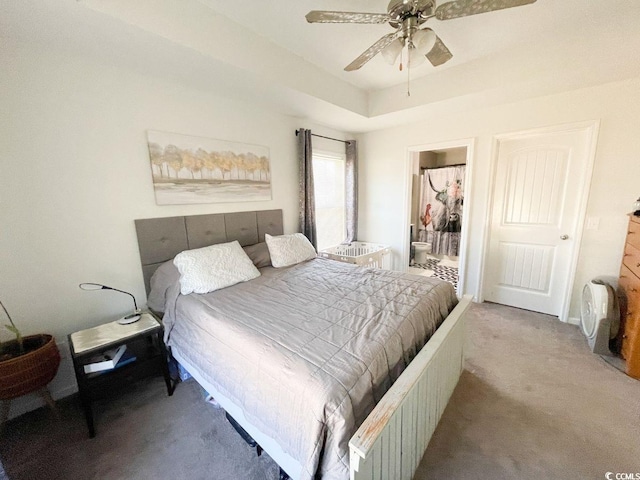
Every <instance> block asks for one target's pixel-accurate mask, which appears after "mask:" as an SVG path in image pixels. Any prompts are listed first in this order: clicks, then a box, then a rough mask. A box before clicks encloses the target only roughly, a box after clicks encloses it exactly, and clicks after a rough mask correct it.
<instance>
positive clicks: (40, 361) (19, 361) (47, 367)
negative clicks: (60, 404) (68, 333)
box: [0, 301, 60, 421]
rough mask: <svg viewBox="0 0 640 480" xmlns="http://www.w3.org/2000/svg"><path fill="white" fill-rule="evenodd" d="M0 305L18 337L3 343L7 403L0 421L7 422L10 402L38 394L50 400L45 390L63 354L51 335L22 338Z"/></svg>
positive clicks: (0, 383)
mask: <svg viewBox="0 0 640 480" xmlns="http://www.w3.org/2000/svg"><path fill="white" fill-rule="evenodd" d="M0 306H1V307H2V310H3V311H4V313H5V315H6V316H7V318H8V319H9V324H8V325H5V328H6V329H7V330H9V331H10V332H11V333H12V334H13V335H15V338H14V339H11V340H9V341H6V342H0V400H2V401H3V403H4V408H3V418H2V419H0V421H4V420H6V416H7V415H8V414H9V411H8V409H9V407H8V403H6V402H9V401H11V399H13V398H17V397H20V396H22V395H26V394H27V393H32V392H35V391H41V393H43V396H44V397H45V399H48V398H50V396H49V393H48V391H46V389H45V387H46V385H47V384H48V383H49V382H50V381H51V380H53V377H55V375H56V373H57V372H58V367H59V366H60V352H59V351H58V347H57V345H56V342H55V339H54V338H53V336H52V335H47V334H39V335H29V336H26V337H23V336H22V335H21V333H20V330H18V328H17V327H16V324H15V323H14V322H13V320H12V319H11V316H10V315H9V312H8V311H7V309H6V308H5V306H4V304H3V303H2V302H1V301H0ZM45 392H46V393H45ZM47 401H49V400H47Z"/></svg>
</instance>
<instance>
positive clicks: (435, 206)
mask: <svg viewBox="0 0 640 480" xmlns="http://www.w3.org/2000/svg"><path fill="white" fill-rule="evenodd" d="M464 173H465V166H464V165H457V166H452V167H442V168H429V169H426V170H425V171H424V174H423V175H422V192H421V193H422V194H421V200H420V223H419V229H420V230H419V233H418V238H419V240H420V241H421V242H429V243H431V251H432V253H438V254H444V255H449V256H454V257H457V256H459V255H460V232H461V231H462V203H463V198H464V185H463V182H464Z"/></svg>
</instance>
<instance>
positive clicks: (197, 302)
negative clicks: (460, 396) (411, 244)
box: [136, 210, 469, 480]
mask: <svg viewBox="0 0 640 480" xmlns="http://www.w3.org/2000/svg"><path fill="white" fill-rule="evenodd" d="M136 229H137V233H138V243H139V247H140V256H141V261H142V268H143V273H144V277H145V285H146V287H147V292H148V294H149V299H150V300H151V299H154V303H155V304H156V305H157V304H158V303H162V304H164V318H163V321H164V323H165V338H166V341H167V344H168V346H169V347H170V349H171V352H172V355H173V356H174V358H176V360H177V361H178V362H179V363H180V364H181V365H182V366H183V367H185V368H186V369H187V370H188V371H189V372H190V373H191V375H192V376H193V377H194V378H195V379H196V380H197V381H198V382H199V383H200V384H201V385H202V386H203V388H205V390H207V391H208V392H209V393H210V394H212V395H213V396H214V397H215V398H216V400H217V401H218V402H219V403H220V405H221V406H222V407H223V408H224V409H225V410H226V411H227V412H228V413H229V414H230V415H231V416H232V417H233V418H234V419H235V420H236V421H237V422H238V423H239V424H240V425H241V426H242V427H243V428H244V429H245V430H246V431H247V432H248V433H249V435H251V436H252V437H253V438H254V439H255V440H256V442H257V443H258V444H259V445H260V446H261V447H262V448H263V449H264V450H265V451H266V452H267V453H268V454H269V455H270V456H271V457H272V458H273V459H274V460H275V461H276V463H278V465H279V466H280V467H281V468H282V470H284V471H285V472H286V473H287V474H288V475H289V476H290V477H291V478H293V479H295V480H298V479H301V480H302V479H311V478H322V479H326V480H340V479H342V480H344V479H346V478H348V477H351V478H353V479H361V478H362V479H364V478H393V479H401V478H407V479H409V478H412V476H413V473H414V472H415V469H416V468H417V465H418V463H419V462H420V459H421V457H422V454H423V452H424V450H425V449H426V446H427V443H428V441H429V438H430V436H431V434H432V432H433V430H434V429H435V426H436V424H437V421H438V419H439V418H440V415H441V414H442V411H443V410H444V406H445V405H446V403H447V401H448V398H449V396H450V395H451V393H452V391H453V388H454V387H455V385H456V383H457V380H458V378H459V375H460V372H461V369H462V361H463V344H464V312H465V310H466V308H467V306H468V304H469V299H468V298H463V299H462V300H461V301H460V302H457V299H456V298H455V293H454V291H453V288H452V287H451V286H450V285H448V284H445V283H443V282H440V281H437V280H430V279H426V278H424V277H416V276H412V275H404V274H401V273H397V272H389V271H382V270H374V269H363V268H361V267H356V266H353V265H350V264H345V263H340V262H335V261H332V260H328V259H322V258H318V259H312V260H308V261H305V262H301V263H299V264H296V265H293V266H291V267H286V268H273V267H270V266H264V267H262V268H260V273H261V275H260V276H259V277H258V278H255V279H253V280H250V281H247V282H243V283H239V284H237V285H234V286H232V287H228V288H224V289H221V290H217V291H215V292H212V293H207V294H202V295H195V294H191V295H180V294H179V285H177V281H176V278H175V277H174V278H169V277H171V276H172V275H174V274H175V272H174V274H167V273H166V272H169V271H170V269H171V268H172V267H173V266H172V264H171V262H170V260H171V259H172V258H173V257H174V256H175V255H176V254H177V253H179V252H182V251H184V250H190V249H194V248H200V247H203V246H207V245H212V244H219V243H225V242H229V241H232V240H238V242H239V243H240V245H242V246H246V247H249V246H252V245H258V244H260V243H261V242H262V241H263V240H264V237H265V235H266V234H268V235H282V233H283V228H282V211H280V210H269V211H257V212H240V213H226V214H215V215H199V216H189V217H170V218H162V219H145V220H136ZM249 248H250V247H249ZM168 261H169V262H168ZM167 262H168V263H167ZM156 271H157V273H156V275H155V277H153V279H154V281H153V284H154V285H153V286H154V289H153V290H152V289H151V285H152V281H151V279H152V276H153V274H154V272H156ZM165 277H166V278H165ZM159 279H161V280H159ZM158 297H161V298H162V301H161V302H158V300H157V298H158ZM456 303H457V306H456ZM436 328H437V330H436ZM434 331H435V333H434ZM427 340H428V342H427ZM425 342H427V343H426V345H425ZM407 365H408V367H407ZM405 367H406V368H405Z"/></svg>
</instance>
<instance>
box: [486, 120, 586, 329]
mask: <svg viewBox="0 0 640 480" xmlns="http://www.w3.org/2000/svg"><path fill="white" fill-rule="evenodd" d="M592 131H593V130H592V128H591V127H589V128H583V129H580V130H573V131H566V132H557V133H545V134H537V135H529V136H526V137H520V138H503V139H501V140H499V141H498V151H497V168H496V178H495V188H494V193H493V203H492V218H491V232H490V243H489V255H488V257H487V263H486V267H485V272H486V275H485V278H486V282H485V286H486V288H485V289H484V290H485V291H484V293H485V299H486V300H489V301H492V302H496V303H501V304H504V305H511V306H514V307H519V308H524V309H527V310H533V311H536V312H542V313H547V314H550V315H557V316H561V317H562V316H563V315H565V313H564V311H565V310H566V308H567V306H568V298H567V297H568V295H569V293H570V292H569V287H570V285H569V283H570V282H572V279H573V275H572V272H571V270H572V266H573V265H574V258H575V255H576V254H577V251H576V246H577V241H576V234H577V232H578V226H580V225H582V221H581V218H582V216H583V212H582V211H581V210H582V209H583V208H584V205H583V202H582V198H583V197H582V194H583V192H584V190H585V189H586V188H587V183H586V177H587V174H588V173H590V171H591V142H592V140H591V139H592Z"/></svg>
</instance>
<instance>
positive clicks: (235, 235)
mask: <svg viewBox="0 0 640 480" xmlns="http://www.w3.org/2000/svg"><path fill="white" fill-rule="evenodd" d="M135 222H136V232H137V234H138V248H139V249H140V262H141V263H142V274H143V276H144V285H145V289H146V291H147V294H148V293H149V280H150V279H151V276H152V275H153V272H155V271H156V269H157V268H158V267H159V266H160V265H161V264H163V263H164V262H166V261H167V260H171V259H172V258H173V257H175V256H176V255H177V254H178V253H180V252H182V251H183V250H190V249H193V248H200V247H207V246H209V245H214V244H216V243H225V242H232V241H233V240H238V242H240V245H242V246H243V247H244V246H247V245H253V244H255V243H259V242H264V234H265V233H268V234H269V235H282V234H283V229H282V210H260V211H256V212H237V213H216V214H212V215H191V216H187V217H165V218H146V219H142V220H136V221H135Z"/></svg>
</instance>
